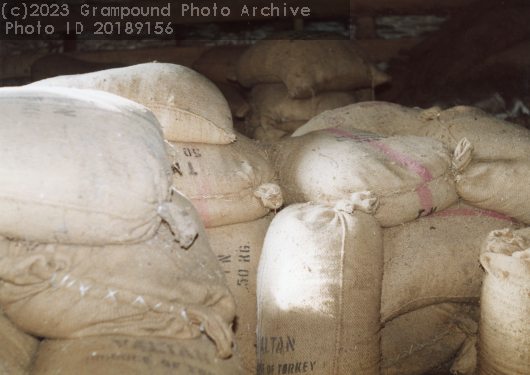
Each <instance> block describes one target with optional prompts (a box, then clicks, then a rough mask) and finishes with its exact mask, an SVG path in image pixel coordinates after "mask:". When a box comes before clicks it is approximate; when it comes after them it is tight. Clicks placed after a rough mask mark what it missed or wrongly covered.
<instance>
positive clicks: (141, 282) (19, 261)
mask: <svg viewBox="0 0 530 375" xmlns="http://www.w3.org/2000/svg"><path fill="white" fill-rule="evenodd" d="M174 199H175V200H177V199H178V201H179V205H180V207H182V210H183V212H184V213H183V215H185V216H186V217H187V220H189V221H190V222H193V223H194V224H195V225H196V226H197V228H198V235H197V237H196V239H195V241H194V243H193V245H192V246H191V247H189V248H188V249H183V248H182V247H181V246H180V245H179V244H177V243H176V242H175V241H174V238H173V236H172V234H171V232H170V230H169V228H168V227H167V226H166V225H165V224H164V225H162V226H161V227H160V229H159V230H158V232H157V234H156V235H155V236H154V237H153V238H152V239H150V240H148V241H145V242H141V243H138V244H134V245H108V246H70V245H57V244H49V245H40V244H37V243H28V242H23V241H20V242H15V241H13V242H11V244H10V247H9V254H8V255H7V256H5V257H3V258H1V259H0V279H2V280H3V283H2V284H1V286H0V306H1V307H2V309H3V310H4V312H5V314H6V315H7V316H8V317H9V318H10V319H12V320H13V322H15V324H16V325H17V326H18V327H20V328H21V329H22V330H24V331H25V332H28V333H31V334H33V335H35V336H39V337H46V338H76V337H77V338H79V337H85V336H100V335H120V334H121V335H126V336H156V337H168V338H179V339H190V338H196V337H198V336H200V335H201V334H202V333H205V334H206V335H208V336H209V337H210V338H211V339H212V340H213V341H214V342H215V343H216V345H217V352H218V353H217V355H218V356H219V357H222V358H225V357H227V356H229V355H230V354H231V347H232V341H233V333H232V322H233V320H234V317H235V301H234V298H233V296H232V294H231V292H230V289H229V287H228V286H227V282H226V279H225V277H224V274H223V273H222V271H221V268H220V266H219V263H218V262H217V260H216V257H215V255H214V254H213V252H212V250H211V248H210V245H209V243H208V238H207V235H206V231H205V229H204V227H203V226H202V225H201V224H200V217H199V215H198V213H197V212H196V210H195V209H194V208H193V206H192V205H191V203H190V202H189V201H188V200H187V199H186V198H185V197H182V196H180V197H179V196H178V195H175V198H174Z"/></svg>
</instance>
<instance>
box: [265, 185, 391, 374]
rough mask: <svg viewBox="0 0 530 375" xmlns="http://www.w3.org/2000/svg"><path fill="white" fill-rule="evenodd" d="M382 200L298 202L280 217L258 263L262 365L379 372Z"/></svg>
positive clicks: (271, 369) (281, 368)
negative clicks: (378, 213) (377, 212)
mask: <svg viewBox="0 0 530 375" xmlns="http://www.w3.org/2000/svg"><path fill="white" fill-rule="evenodd" d="M376 203H377V201H376V199H373V198H372V196H371V194H369V193H367V194H366V198H363V196H361V194H358V195H355V196H353V197H352V200H341V201H339V202H338V203H337V205H336V206H335V207H332V206H326V205H319V204H315V203H306V204H293V205H291V206H288V207H287V208H285V209H283V210H282V211H281V212H280V213H278V214H277V215H276V217H275V218H274V219H273V221H272V223H271V226H270V227H269V230H268V232H267V235H266V237H265V243H264V245H263V251H262V254H261V259H260V264H259V268H258V284H257V296H258V330H257V334H258V366H259V367H258V370H259V373H262V374H267V373H274V374H277V373H278V372H279V373H281V374H283V373H296V372H303V371H306V372H311V373H313V374H318V375H323V374H325V375H331V374H333V375H343V374H344V375H345V374H358V375H362V374H374V375H376V374H377V375H379V362H380V348H379V341H380V320H379V318H380V313H379V308H380V302H381V280H382V272H383V244H382V234H381V228H380V227H379V225H378V223H377V221H376V220H375V219H374V217H373V216H372V215H371V214H370V212H372V211H373V208H374V205H375V204H376ZM367 212H368V213H367Z"/></svg>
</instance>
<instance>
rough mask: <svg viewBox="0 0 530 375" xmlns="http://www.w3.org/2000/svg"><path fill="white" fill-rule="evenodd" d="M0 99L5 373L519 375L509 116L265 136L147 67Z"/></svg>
mask: <svg viewBox="0 0 530 375" xmlns="http://www.w3.org/2000/svg"><path fill="white" fill-rule="evenodd" d="M292 39H294V41H292V43H293V44H295V43H296V42H298V40H296V38H292ZM301 41H304V40H301ZM263 42H271V43H272V42H273V44H277V45H282V44H283V43H286V41H285V40H273V41H263ZM287 42H288V41H287ZM304 42H305V41H304ZM312 42H315V41H312ZM327 42H335V41H334V40H331V41H327ZM336 42H339V41H336ZM282 48H283V47H282ZM248 51H253V49H249V50H248ZM245 54H246V52H244V53H242V55H241V57H239V58H238V60H237V61H238V67H239V62H240V61H243V60H244V56H245ZM260 59H261V58H260ZM260 59H258V60H260ZM263 59H264V58H263ZM284 60H285V59H284ZM271 61H272V60H271ZM253 66H254V65H253ZM256 66H257V65H256ZM270 66H271V65H270V64H268V65H267V64H266V67H270ZM286 68H287V67H286ZM265 71H266V70H264V72H265ZM237 74H240V73H237ZM267 74H268V73H267ZM265 75H266V74H265V73H260V74H258V76H265ZM315 77H316V78H318V77H317V76H315ZM315 77H313V78H315ZM369 78H370V79H373V77H371V76H370V77H369ZM238 79H239V80H240V82H241V83H242V84H244V82H247V83H248V85H249V86H253V89H252V90H253V92H259V91H260V90H264V92H265V91H268V90H269V89H270V90H272V89H274V87H276V88H277V87H280V86H281V87H282V89H283V90H285V93H286V94H285V97H289V98H291V99H290V100H291V101H302V99H299V98H296V97H297V95H302V96H303V95H305V94H307V93H308V92H309V93H310V95H314V98H316V97H318V96H319V95H321V94H317V92H318V90H320V87H321V86H320V84H316V83H314V84H311V85H310V86H307V87H306V86H301V85H300V84H298V83H297V82H295V83H294V84H293V86H290V84H289V82H290V81H289V80H287V79H286V80H285V81H282V82H271V83H259V84H257V82H253V81H252V79H251V78H248V79H247V80H246V81H245V80H244V79H243V78H242V77H240V76H238ZM370 79H368V81H367V82H370ZM344 81H347V80H344ZM251 82H252V83H251ZM291 83H292V82H291ZM297 84H298V85H297ZM282 85H284V86H282ZM337 85H339V83H337ZM370 85H372V83H370ZM304 87H306V88H305V89H304ZM322 90H324V91H325V90H330V91H327V93H329V94H331V93H332V92H333V91H335V93H336V94H337V95H339V94H340V95H342V94H344V93H340V91H341V90H343V91H347V90H350V91H351V90H353V89H352V88H351V87H348V88H345V87H342V86H341V87H339V86H336V87H333V88H329V89H322ZM291 91H292V93H293V94H291ZM304 93H305V94H304ZM294 98H296V99H294ZM0 107H1V108H2V112H3V113H5V114H6V115H5V116H4V121H5V124H6V125H5V126H3V127H2V129H0V136H1V137H0V138H1V139H5V140H8V141H7V142H6V143H5V144H6V147H4V148H2V149H0V157H1V159H2V160H3V161H5V162H3V164H2V166H0V176H2V181H6V183H5V184H3V185H2V187H0V204H1V206H0V208H1V209H0V236H1V237H0V279H1V280H2V284H1V285H0V307H1V308H2V310H3V312H4V314H5V316H2V318H5V319H3V320H2V321H0V324H2V326H3V327H4V326H5V329H3V330H2V331H1V332H0V334H1V335H3V336H4V335H6V336H7V337H8V339H9V342H13V344H6V345H7V346H9V347H10V348H11V349H9V350H7V349H6V351H5V352H2V353H1V354H2V356H0V360H1V361H2V363H1V365H2V366H4V367H5V368H6V369H8V370H6V371H8V372H9V373H13V374H17V373H20V374H24V373H28V369H29V368H30V367H32V370H31V371H32V372H31V373H32V374H39V375H40V374H42V375H48V374H52V373H58V372H62V373H65V374H74V373H75V374H84V373H86V374H89V373H90V374H92V373H101V372H102V371H106V372H108V373H113V371H114V372H119V371H121V372H127V373H138V374H140V373H147V372H149V373H154V374H162V373H165V372H167V371H172V372H173V373H176V374H181V373H182V374H184V373H192V372H195V373H216V374H225V373H226V374H238V373H246V374H256V373H258V374H290V373H298V372H312V373H314V374H347V373H348V374H349V373H355V374H361V375H364V374H367V375H368V374H373V375H376V374H377V375H379V374H385V375H398V374H407V375H420V374H422V373H424V372H426V371H428V370H429V369H432V368H435V367H436V366H438V365H440V364H443V363H446V362H447V361H449V360H451V359H452V358H455V357H456V359H455V360H454V361H453V364H452V371H453V372H454V373H459V374H472V373H473V372H474V371H475V368H476V367H477V358H478V364H479V366H478V368H479V371H482V372H481V374H496V373H510V371H512V372H513V371H519V372H522V373H525V372H528V370H529V369H528V363H529V361H528V355H527V354H528V353H526V352H524V350H525V348H526V347H525V346H524V343H525V342H526V341H525V340H526V338H525V337H526V336H525V335H527V334H528V331H529V324H528V317H527V316H526V315H525V311H526V310H525V308H526V307H525V306H527V304H528V291H529V287H528V280H527V276H526V273H525V272H526V271H525V269H526V268H528V256H527V249H528V248H529V247H530V234H529V233H528V230H527V229H524V227H525V226H526V224H530V217H529V216H528V212H530V209H529V207H528V202H530V199H528V198H530V197H528V196H527V195H528V194H529V193H528V190H527V189H525V185H526V184H525V176H526V175H527V174H528V173H527V169H528V168H529V164H528V160H527V157H525V155H528V150H527V148H528V147H530V146H529V145H530V133H529V132H528V131H527V130H525V129H523V128H520V127H518V126H516V125H513V124H509V123H505V122H503V121H501V120H498V119H496V118H492V117H490V116H488V115H486V114H485V113H483V112H481V111H479V110H477V109H473V108H469V107H455V108H452V109H449V110H445V111H442V110H441V109H439V108H431V109H428V110H420V109H412V108H406V107H402V106H398V105H395V104H391V103H384V102H363V103H357V104H353V105H346V106H342V107H340V108H337V109H334V110H329V111H324V112H322V113H321V114H320V115H318V116H315V117H314V118H312V119H311V120H310V121H309V122H307V123H306V124H305V125H303V126H301V127H299V128H298V129H297V130H296V131H295V132H294V134H293V136H292V137H284V138H283V139H281V140H278V141H276V142H271V143H269V144H263V143H258V142H256V141H254V140H251V139H249V138H247V137H245V136H244V135H242V134H240V133H238V132H237V131H235V130H234V128H233V117H232V113H233V111H231V109H230V107H229V105H228V102H227V100H226V99H225V96H224V95H223V93H222V92H221V90H220V89H219V88H218V87H217V86H216V84H214V83H213V82H212V81H210V80H208V79H207V78H205V77H204V76H203V75H201V74H199V73H197V72H195V71H193V70H191V69H188V68H184V67H181V66H177V65H173V64H161V63H150V64H140V65H135V66H131V67H126V68H117V69H110V70H105V71H101V72H95V73H89V74H81V75H76V76H63V77H55V78H50V79H46V80H43V81H38V82H36V83H33V84H31V85H29V86H27V87H23V88H10V89H2V90H0ZM304 121H305V120H304ZM477 125H480V126H477ZM293 130H294V128H293ZM285 134H287V133H285ZM285 134H283V135H285ZM283 135H282V136H283ZM271 139H272V138H271ZM282 206H285V207H284V208H283V209H281V208H282ZM280 209H281V211H279V212H277V211H278V210H280ZM482 267H483V268H482ZM484 270H485V271H486V272H485V271H484ZM482 280H484V283H483V282H482ZM507 295H508V296H509V299H507V298H508V297H506V296H507ZM485 296H486V297H485ZM479 301H481V308H480V310H479V306H478V303H479ZM495 306H497V307H498V306H501V307H502V309H500V310H499V309H498V308H494V307H495ZM514 306H515V308H513V307H514ZM501 310H502V311H501ZM479 316H480V318H479ZM507 316H508V317H509V321H510V322H516V324H515V325H514V324H508V322H507V321H506V320H504V321H503V319H505V317H507ZM35 337H41V338H46V340H45V341H43V342H42V343H40V344H39V342H38V340H36V339H35ZM477 338H478V339H477ZM6 340H7V338H6ZM6 342H7V341H6ZM477 345H478V348H479V351H478V353H477V350H476V348H477ZM503 345H505V346H506V347H507V348H509V350H508V351H509V352H510V353H511V354H508V353H507V351H506V349H502V350H501V347H502V346H503ZM508 345H509V346H508ZM37 347H39V349H38V352H37V354H36V355H35V352H36V350H37ZM521 348H522V349H521ZM521 350H522V351H521ZM513 353H516V354H513ZM34 356H35V358H34ZM4 357H5V358H4ZM8 357H9V358H11V357H13V358H14V359H12V360H10V359H9V358H8ZM506 358H508V361H507V360H506ZM505 369H508V370H505ZM502 371H505V372H502ZM506 371H507V372H506Z"/></svg>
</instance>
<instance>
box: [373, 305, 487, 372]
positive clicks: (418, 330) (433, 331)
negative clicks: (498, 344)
mask: <svg viewBox="0 0 530 375" xmlns="http://www.w3.org/2000/svg"><path fill="white" fill-rule="evenodd" d="M476 310H478V307H477V306H476V305H464V304H462V305H460V304H453V303H440V304H435V305H431V306H426V307H423V308H420V309H417V310H414V311H411V312H408V313H406V314H403V315H400V316H398V317H397V318H395V319H393V320H391V321H389V322H387V323H386V324H385V326H384V328H383V329H382V330H381V374H382V375H421V374H424V373H426V372H427V371H429V370H432V369H434V368H436V367H438V366H440V365H442V364H444V363H446V362H448V361H450V360H451V359H452V358H454V357H455V355H457V361H459V362H460V363H462V362H463V361H465V360H467V361H469V362H472V361H473V359H474V357H473V356H472V355H469V353H468V352H459V349H460V348H462V346H463V345H469V344H470V343H473V342H474V339H475V338H476V332H477V321H476V320H475V317H474V316H475V315H476ZM475 364H476V363H475ZM475 364H473V363H470V364H469V367H472V368H474V365H475ZM459 368H460V369H463V367H462V366H460V367H459ZM462 374H463V373H462ZM467 374H468V375H471V374H473V372H471V373H467Z"/></svg>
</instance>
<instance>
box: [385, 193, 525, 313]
mask: <svg viewBox="0 0 530 375" xmlns="http://www.w3.org/2000/svg"><path fill="white" fill-rule="evenodd" d="M520 227H521V224H518V223H516V222H514V221H513V220H511V219H510V218H508V217H506V216H504V215H501V214H498V213H496V212H492V211H485V210H480V209H477V208H474V207H471V206H468V205H466V204H463V203H458V204H456V205H453V206H451V207H449V208H447V209H445V210H443V211H440V212H436V213H434V214H432V215H430V216H427V217H424V218H421V219H419V220H415V221H412V222H409V223H405V224H403V225H400V226H397V227H393V228H388V229H385V230H384V232H383V238H384V246H385V272H384V276H383V296H382V302H381V320H382V321H383V322H385V321H388V320H391V319H393V318H395V317H397V316H399V315H401V314H403V313H406V312H408V311H413V310H415V309H418V308H420V307H424V306H428V305H431V304H435V303H441V302H473V303H477V302H478V301H479V299H480V291H481V287H482V278H483V276H484V275H483V274H484V272H483V270H482V268H481V266H480V262H479V256H480V248H481V245H482V242H483V241H484V240H485V238H486V237H487V236H488V234H489V233H490V232H491V231H492V230H497V229H504V228H512V229H518V228H520Z"/></svg>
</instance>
